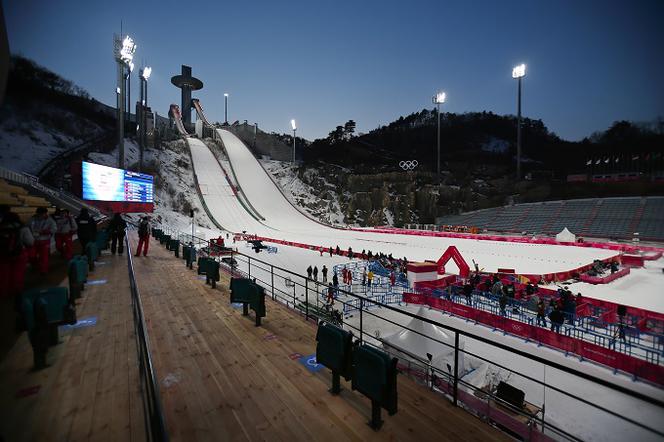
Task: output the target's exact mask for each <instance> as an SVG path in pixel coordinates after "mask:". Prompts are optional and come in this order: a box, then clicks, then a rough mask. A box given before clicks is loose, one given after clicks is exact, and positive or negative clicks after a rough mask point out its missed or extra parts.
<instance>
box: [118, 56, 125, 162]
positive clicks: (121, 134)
mask: <svg viewBox="0 0 664 442" xmlns="http://www.w3.org/2000/svg"><path fill="white" fill-rule="evenodd" d="M118 89H119V90H120V93H119V95H120V96H119V97H118V168H119V169H124V162H125V152H124V106H125V99H124V96H125V95H124V92H125V80H124V63H123V62H122V61H118Z"/></svg>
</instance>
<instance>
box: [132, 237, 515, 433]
mask: <svg viewBox="0 0 664 442" xmlns="http://www.w3.org/2000/svg"><path fill="white" fill-rule="evenodd" d="M135 268H136V273H137V279H138V285H139V289H140V291H141V296H142V298H143V306H144V310H145V315H146V318H147V321H148V328H149V333H150V339H151V344H152V351H153V358H154V361H155V365H156V370H157V374H158V377H159V382H160V390H161V394H162V400H163V405H164V410H165V415H166V421H167V425H168V429H169V433H170V435H171V438H172V440H178V441H194V440H289V441H294V440H356V441H364V440H418V441H430V440H431V441H433V440H437V441H441V440H464V441H472V440H476V441H487V440H508V437H507V436H505V435H504V434H503V433H501V432H499V431H497V430H496V429H494V428H492V427H490V426H488V425H486V424H485V423H483V422H482V421H480V420H479V419H477V418H475V417H473V416H472V415H470V414H468V413H467V412H465V411H463V410H461V409H459V408H455V407H453V406H452V405H451V404H450V403H449V402H448V401H446V400H444V399H442V398H440V397H439V396H437V395H435V394H434V393H432V392H430V391H428V390H427V389H426V388H424V387H422V386H420V385H417V384H415V383H414V382H412V381H411V380H409V379H407V378H405V377H400V378H399V380H398V388H399V412H398V413H397V414H396V415H394V416H388V415H387V413H385V412H383V419H384V421H385V424H384V425H383V428H382V429H381V430H380V431H379V432H374V431H373V430H371V429H370V428H369V426H368V425H367V424H366V423H367V421H368V419H369V417H370V402H369V401H368V400H367V399H366V398H365V397H364V396H362V395H360V394H359V393H357V392H353V391H352V390H351V389H350V385H349V384H348V383H346V382H344V381H342V388H343V389H344V390H343V391H342V393H341V395H340V396H332V395H331V394H329V393H328V391H327V390H328V388H329V387H330V372H329V371H328V370H327V369H325V368H323V369H322V370H321V371H319V372H317V373H312V372H310V371H308V370H307V369H306V367H305V366H304V365H303V364H301V363H300V362H299V361H298V360H293V359H291V358H290V356H291V355H293V354H294V353H299V354H301V355H310V354H313V353H315V331H316V329H315V326H314V325H313V324H312V323H308V322H305V321H304V320H303V319H302V318H301V317H299V316H297V315H296V314H295V313H293V312H292V311H291V310H288V309H287V308H286V307H284V306H282V305H280V304H277V303H275V302H272V301H271V300H269V301H268V302H267V317H266V318H263V326H262V327H255V326H254V323H253V320H252V319H250V318H253V316H250V317H249V318H246V317H242V315H241V309H235V308H233V307H232V306H231V305H230V302H229V295H228V289H227V287H228V279H227V278H224V277H223V276H222V281H221V283H220V284H219V285H218V287H217V289H216V290H213V289H211V288H210V287H209V286H206V285H205V281H203V280H201V279H200V278H198V277H197V275H196V272H195V271H194V270H188V269H186V267H185V266H184V262H183V260H182V259H176V258H174V257H173V256H172V254H171V253H170V252H166V251H165V249H164V248H163V247H162V246H160V245H159V244H158V243H157V242H155V241H153V242H152V244H151V251H150V256H148V257H147V258H143V257H141V258H137V259H136V261H135ZM252 314H253V313H252Z"/></svg>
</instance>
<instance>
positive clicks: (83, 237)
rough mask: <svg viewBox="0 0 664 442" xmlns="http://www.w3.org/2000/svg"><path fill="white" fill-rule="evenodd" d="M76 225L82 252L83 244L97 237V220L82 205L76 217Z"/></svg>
mask: <svg viewBox="0 0 664 442" xmlns="http://www.w3.org/2000/svg"><path fill="white" fill-rule="evenodd" d="M76 225H77V226H78V228H77V234H78V240H79V241H80V243H81V248H82V250H83V253H85V246H86V245H87V244H88V243H89V242H90V241H94V239H95V238H96V237H97V221H96V220H95V219H94V217H93V216H92V215H90V212H88V209H87V208H85V207H83V208H82V209H81V212H80V213H79V215H78V217H77V218H76Z"/></svg>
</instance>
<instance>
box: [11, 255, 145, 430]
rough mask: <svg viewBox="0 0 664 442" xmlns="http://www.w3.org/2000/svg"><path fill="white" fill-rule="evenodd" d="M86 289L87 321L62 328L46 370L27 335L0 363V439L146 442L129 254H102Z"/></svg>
mask: <svg viewBox="0 0 664 442" xmlns="http://www.w3.org/2000/svg"><path fill="white" fill-rule="evenodd" d="M125 253H126V251H125ZM103 281H105V282H103ZM56 285H57V283H56ZM59 285H61V286H65V287H66V286H67V280H66V279H65V280H63V281H62V282H61V283H60V284H59ZM82 294H83V297H82V298H80V299H79V300H77V302H76V304H77V305H76V311H77V318H78V320H79V321H80V322H84V323H86V324H87V326H82V327H77V328H69V329H66V328H62V327H61V328H60V341H61V343H60V344H58V345H56V346H53V347H50V348H49V350H48V354H47V364H49V365H50V366H49V367H47V368H45V369H42V370H40V371H32V366H33V359H32V357H33V352H32V347H31V345H30V342H29V340H28V336H27V332H23V333H21V334H20V336H19V338H18V340H17V341H16V343H15V344H14V346H13V347H12V348H11V349H10V350H9V352H8V353H7V355H6V356H5V358H4V359H3V360H2V362H1V363H0V416H2V419H0V439H2V440H6V441H62V440H68V441H74V440H108V441H116V440H118V441H120V440H123V441H127V440H145V427H144V420H143V404H142V397H141V393H140V382H139V370H138V360H137V353H136V340H135V339H136V338H135V333H134V322H133V315H132V303H131V292H130V290H129V278H128V274H127V257H126V255H123V256H113V255H110V252H109V251H108V250H105V251H103V252H102V255H101V256H100V257H99V258H98V260H97V263H96V266H95V270H94V272H92V273H90V274H89V276H88V283H87V284H86V287H85V290H84V291H83V293H82ZM84 320H88V321H87V322H85V321H84Z"/></svg>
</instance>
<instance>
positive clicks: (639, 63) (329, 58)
mask: <svg viewBox="0 0 664 442" xmlns="http://www.w3.org/2000/svg"><path fill="white" fill-rule="evenodd" d="M184 5H186V7H185V6H184ZM3 7H4V11H5V19H6V21H7V29H8V36H9V44H10V49H11V50H12V52H14V53H19V54H22V55H24V56H26V57H29V58H31V59H33V60H35V61H36V62H38V63H39V64H42V65H44V66H46V67H47V68H49V69H51V70H53V71H55V72H57V73H59V74H61V75H62V76H64V77H65V78H68V79H70V80H72V81H74V82H75V83H77V84H78V85H80V86H82V87H83V88H85V89H87V90H88V91H89V92H90V94H91V95H92V96H94V97H95V98H97V99H99V100H100V101H102V102H105V103H107V104H114V103H115V96H114V95H115V87H116V84H115V83H116V68H115V62H114V60H113V55H112V37H113V33H119V31H120V21H121V20H122V22H123V24H124V30H125V33H129V34H130V35H131V36H132V37H133V38H134V39H135V41H136V42H137V44H138V50H137V53H136V61H137V62H138V63H137V65H138V66H140V65H141V62H142V61H144V62H145V63H147V64H148V65H150V66H152V68H153V76H152V78H151V79H150V83H149V88H150V90H149V94H150V96H149V98H150V104H151V106H152V107H153V109H154V110H156V111H157V112H158V113H160V114H162V115H165V114H166V113H167V111H168V105H169V104H170V103H179V102H180V101H179V91H178V90H177V89H176V88H175V87H174V86H172V85H171V84H170V77H171V76H172V75H175V74H176V73H179V71H180V65H181V64H183V63H184V64H188V65H190V66H192V67H193V72H194V75H195V76H197V77H198V78H200V79H201V80H203V82H204V83H205V87H204V88H203V89H202V90H201V91H198V92H197V93H195V94H194V96H195V97H198V98H200V99H201V103H202V104H203V107H204V109H205V111H206V113H207V115H208V118H209V119H211V120H213V121H223V118H224V115H223V112H224V103H223V93H224V92H228V93H229V94H230V100H229V119H230V120H232V121H233V120H236V119H238V120H241V121H242V120H244V119H247V120H249V122H252V123H253V122H258V124H259V127H261V128H262V129H264V130H267V131H278V132H288V131H289V127H290V126H289V121H290V119H291V118H295V119H296V120H297V122H298V126H299V129H298V135H301V136H303V137H305V138H308V139H314V138H317V137H322V136H326V135H327V133H328V132H329V131H330V130H332V129H333V128H334V126H336V125H338V124H342V123H343V122H345V121H346V120H348V119H354V120H355V121H356V122H357V129H358V131H360V132H366V131H369V130H371V129H374V128H376V127H377V126H378V125H381V124H386V123H389V122H390V121H392V120H394V119H395V118H398V116H399V115H407V114H409V113H411V112H414V111H419V110H421V109H423V108H424V107H428V108H432V107H433V105H432V104H431V96H432V95H433V94H434V93H435V92H436V91H437V90H439V89H440V90H444V91H445V92H446V93H447V97H448V102H447V103H446V104H445V105H444V106H443V110H444V111H449V112H468V111H482V110H487V111H493V112H496V113H500V114H508V113H512V114H513V113H515V112H516V83H515V81H514V80H513V79H512V78H511V69H512V66H514V65H516V64H518V63H521V62H523V63H526V64H527V74H526V77H525V79H524V85H523V87H524V89H523V93H524V95H523V113H524V115H525V116H527V117H530V118H539V119H542V120H543V121H544V123H545V124H546V125H547V126H548V127H549V129H550V130H552V131H554V132H555V133H557V134H558V135H560V136H561V137H563V138H565V139H570V140H578V139H580V138H582V137H584V136H586V135H589V134H590V133H592V132H594V131H596V130H604V129H606V128H607V127H608V126H609V125H610V124H611V123H612V122H613V121H615V120H619V119H628V120H633V121H637V122H642V121H651V120H653V119H654V118H655V117H657V116H664V26H662V23H664V1H661V0H652V1H646V0H643V1H641V0H635V1H624V0H623V1H609V0H607V1H584V0H578V1H568V0H542V1H532V0H531V1H510V0H504V1H442V0H438V1H408V2H406V1H401V2H394V1H355V2H351V1H324V2H316V1H307V2H304V1H303V2H277V1H265V2H262V1H251V2H241V1H234V2H222V1H218V0H217V1H201V2H196V1H189V2H175V1H158V2H149V1H138V2H133V1H112V2H111V1H96V0H94V1H93V0H59V1H52V0H41V1H36V0H4V1H3ZM135 73H136V71H135ZM133 79H134V84H132V94H136V92H137V91H138V80H137V76H136V75H134V76H133Z"/></svg>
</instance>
